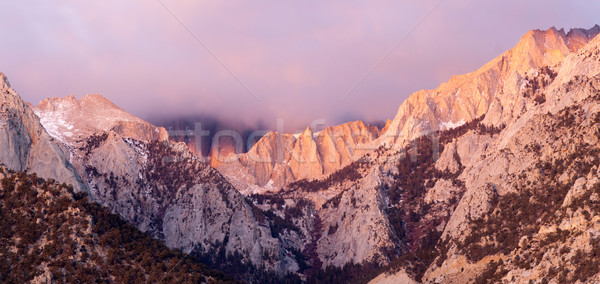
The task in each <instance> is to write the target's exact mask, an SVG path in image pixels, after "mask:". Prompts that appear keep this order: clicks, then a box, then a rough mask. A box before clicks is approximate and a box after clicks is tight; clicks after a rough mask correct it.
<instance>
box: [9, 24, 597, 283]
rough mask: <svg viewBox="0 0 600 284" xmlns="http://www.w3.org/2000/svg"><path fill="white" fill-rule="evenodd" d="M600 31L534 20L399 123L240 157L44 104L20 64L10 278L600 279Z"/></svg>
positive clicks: (141, 125)
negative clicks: (29, 96) (30, 90)
mask: <svg viewBox="0 0 600 284" xmlns="http://www.w3.org/2000/svg"><path fill="white" fill-rule="evenodd" d="M598 32H600V27H599V26H596V27H594V28H592V29H590V30H583V29H574V30H571V31H569V32H568V33H566V32H565V31H564V30H557V29H554V28H551V29H549V30H546V31H540V30H535V31H531V32H528V33H527V34H525V35H524V36H523V37H522V38H521V40H520V41H519V43H518V44H517V45H516V46H515V47H514V48H513V49H511V50H509V51H507V52H505V53H503V54H502V55H500V56H498V57H497V58H495V59H494V60H492V61H490V62H489V63H488V64H486V65H484V66H483V67H482V68H480V69H479V70H476V71H475V72H472V73H469V74H464V75H459V76H454V77H452V78H451V79H450V80H449V81H448V82H446V83H443V84H441V85H440V86H439V87H438V88H436V89H434V90H422V91H419V92H417V93H415V94H413V95H411V96H410V97H409V98H408V99H407V100H406V101H405V102H404V103H402V105H401V106H400V108H399V110H398V113H397V115H396V117H395V118H394V119H393V120H392V121H390V122H389V123H388V124H387V125H386V127H385V128H384V129H381V130H379V129H376V128H372V127H370V126H368V125H366V124H365V123H364V122H350V123H347V124H343V125H339V126H335V127H331V128H328V129H325V130H323V131H320V132H316V133H313V132H312V130H311V129H310V128H307V129H306V130H305V131H303V132H302V133H298V134H284V133H276V132H271V133H268V134H266V135H264V136H263V137H262V138H261V139H260V140H259V141H258V142H257V143H256V144H255V145H254V147H252V148H251V149H250V150H249V151H248V153H243V154H239V155H229V156H228V157H232V158H233V162H231V163H228V162H225V161H223V162H222V163H221V162H219V163H216V164H215V163H213V162H212V161H210V163H209V161H206V160H204V159H201V158H199V157H197V156H195V155H194V153H192V152H190V151H189V150H188V148H187V145H185V144H183V143H177V142H173V141H169V137H168V136H167V135H166V131H165V130H164V128H161V127H157V126H154V125H151V124H149V123H147V122H145V121H143V120H141V119H139V118H137V117H135V116H133V115H131V114H128V113H127V112H125V111H124V110H122V109H120V108H118V107H117V106H116V105H114V104H112V103H111V102H110V101H108V100H107V99H105V98H103V97H102V96H99V95H93V96H86V97H84V98H81V99H79V100H78V99H75V98H74V97H67V98H63V99H49V100H44V101H42V102H41V103H40V104H39V105H38V106H36V107H32V106H31V105H29V104H27V103H25V102H24V101H23V100H22V99H21V98H20V97H19V96H18V94H17V93H16V92H15V91H14V90H13V89H12V88H11V87H10V85H9V84H8V81H7V80H6V78H5V77H4V76H3V75H2V76H0V79H2V80H0V87H1V92H0V99H1V102H2V104H1V105H0V110H1V112H0V142H1V143H2V146H4V145H6V147H1V148H0V161H2V162H3V163H4V164H5V165H6V168H8V169H11V170H13V171H15V172H8V171H4V172H5V173H7V174H6V175H7V177H6V178H5V180H6V182H5V183H6V185H4V184H3V185H2V186H3V191H2V194H3V196H2V198H3V200H6V201H3V203H2V204H3V205H2V208H1V209H2V214H3V215H2V216H3V217H4V216H8V215H7V214H13V215H14V214H17V215H14V216H16V217H14V216H13V217H10V218H8V217H7V218H4V219H5V220H3V221H2V222H3V223H2V224H3V228H4V227H6V228H8V229H5V230H3V231H2V232H0V234H3V235H2V236H4V237H3V238H5V239H7V242H5V243H6V245H5V248H4V250H3V251H2V253H3V254H6V255H7V256H9V257H6V258H4V259H3V262H2V267H3V268H5V267H8V268H10V269H8V268H7V269H5V270H6V271H7V272H6V273H4V274H2V276H3V277H12V278H11V279H13V278H15V279H16V278H17V277H21V278H19V279H18V280H21V279H23V277H25V278H26V279H34V278H35V277H38V278H35V279H39V280H40V281H43V280H44V279H51V278H52V277H55V278H56V279H58V282H61V281H63V280H64V281H68V280H69V278H68V277H70V276H69V275H71V274H70V273H67V270H66V269H69V272H70V270H76V269H79V267H81V269H82V270H83V271H84V272H82V273H81V274H77V273H75V274H73V275H77V277H83V278H82V279H86V278H85V277H87V276H86V275H91V276H90V277H96V276H98V275H100V276H99V277H100V279H106V280H107V281H113V282H127V279H129V278H127V277H132V278H131V279H133V278H135V279H136V280H137V279H142V280H145V279H151V280H157V278H153V277H154V276H155V275H159V274H160V276H161V277H163V276H164V275H166V274H169V275H170V273H166V272H165V271H167V272H168V271H169V270H171V269H173V272H178V274H176V275H179V276H176V275H175V274H174V275H172V276H170V277H180V278H177V279H175V278H169V282H175V281H179V280H190V281H207V282H210V281H212V280H213V279H214V280H216V281H221V280H227V279H226V278H225V277H224V276H222V274H219V273H215V272H210V271H209V270H206V271H203V270H200V271H196V270H194V269H204V268H203V266H201V265H198V264H197V263H196V262H194V260H199V261H201V262H203V263H206V264H208V265H210V267H211V268H216V269H219V270H221V271H224V272H225V273H227V274H228V275H230V276H232V277H236V278H237V279H238V280H241V281H244V282H253V283H268V282H290V283H297V282H308V283H366V282H372V283H419V282H421V283H493V282H508V283H512V282H516V283H528V282H530V281H533V282H535V283H567V282H576V281H580V282H590V283H597V282H600V274H599V272H600V270H599V269H598V267H600V266H599V265H600V262H599V261H598V259H599V256H598V253H599V251H600V233H598V232H600V225H599V224H600V211H599V209H598V208H600V207H599V204H600V197H599V195H600V190H599V185H600V179H599V177H598V176H599V174H600V168H599V167H600V158H599V155H600V146H599V145H600V38H599V37H597V34H598ZM222 154H227V153H226V152H223V153H222ZM218 156H220V155H218ZM211 165H212V166H214V167H216V168H213V167H211ZM20 171H27V172H28V173H34V172H35V173H37V175H38V176H39V177H43V178H46V179H50V178H52V179H55V180H57V181H59V182H60V183H61V184H62V183H63V182H65V183H67V184H73V186H74V188H73V190H74V191H75V192H84V193H85V194H87V196H88V198H90V200H93V201H94V202H98V204H101V205H102V206H104V207H100V206H99V205H95V203H90V202H87V201H86V200H85V198H83V197H84V196H85V194H82V193H78V194H74V193H72V192H70V191H69V187H68V186H62V185H59V184H57V183H54V182H51V181H44V180H40V179H38V178H35V177H32V176H28V175H26V174H23V173H20ZM17 172H19V173H17ZM28 188H29V189H28ZM6 202H8V203H6ZM5 203H6V204H5ZM29 203H32V204H29ZM39 208H41V209H39ZM44 208H46V209H45V210H44ZM103 208H106V209H103ZM40 212H41V213H40ZM109 212H112V213H114V214H116V215H111V214H109ZM69 216H83V217H81V218H79V217H72V218H71V219H73V220H72V221H71V222H74V223H73V224H72V225H71V224H70V223H69V222H70V221H69V218H70V217H69ZM85 216H88V217H85ZM116 216H120V218H122V219H123V220H124V221H125V222H127V224H131V225H132V226H129V225H126V224H125V223H123V222H122V221H119V218H117V217H116ZM103 218H104V219H103ZM38 220H39V221H38ZM55 220H59V221H60V222H54V221H55ZM86 220H87V221H86ZM102 220H107V221H102ZM113 225H114V227H115V228H116V229H113V227H110V226H113ZM22 226H25V227H28V228H27V229H23V228H21V227H22ZM95 226H96V227H95ZM133 226H134V227H135V228H137V229H139V230H140V231H141V232H144V233H145V234H148V235H149V236H150V237H152V238H154V239H156V240H160V241H161V242H164V244H165V245H166V247H168V248H171V249H175V250H178V251H182V252H184V253H185V254H182V253H177V252H174V251H170V250H167V249H166V248H165V251H168V253H166V252H165V253H163V252H162V251H163V250H162V249H160V248H162V246H161V243H159V242H158V241H154V240H152V239H151V238H150V237H148V236H146V235H145V234H142V233H140V232H138V231H137V230H136V229H134V227H133ZM17 229H18V230H17ZM17 231H18V233H17ZM119 234H121V235H123V234H124V236H127V237H123V236H122V237H119V236H118V235H119ZM64 236H71V238H62V237H64ZM87 236H89V237H87ZM87 238H91V239H92V240H97V242H93V243H92V244H94V247H91V244H90V245H88V244H87V243H86V242H85V240H86V239H87ZM9 239H10V240H9ZM59 239H60V240H61V242H60V243H58V241H57V240H59ZM62 239H65V240H67V239H68V240H73V241H72V242H71V241H63V240H62ZM138 239H143V240H146V242H147V243H146V244H145V245H143V247H146V248H151V249H149V252H142V251H139V250H138V249H137V244H138V241H135V240H138ZM50 240H54V241H56V242H50ZM132 240H133V241H132ZM55 244H60V245H55ZM3 245H4V243H3ZM45 246H48V248H51V247H52V246H55V247H56V249H55V250H53V251H50V252H45ZM84 246H85V249H83V247H84ZM111 248H114V249H111ZM36 251H37V252H38V253H35V252H36ZM110 251H114V252H113V253H109V252H110ZM94 252H95V254H94ZM147 253H149V254H150V255H149V257H150V258H152V257H155V256H157V257H158V258H157V260H153V261H154V262H151V265H149V266H148V263H150V262H148V259H149V257H146V254H147ZM48 254H50V256H48ZM64 254H71V255H74V256H72V257H67V256H63V255H64ZM94 255H96V256H97V257H94ZM84 258H85V260H83V259H84ZM182 259H183V260H182ZM179 261H181V263H184V264H186V266H179V265H175V263H177V262H179ZM59 262H60V263H59ZM13 265H18V266H19V267H17V268H15V269H13V268H14V267H13ZM102 265H104V266H102ZM98 267H99V268H98ZM102 267H106V269H105V270H103V268H102ZM119 267H126V268H128V269H122V270H124V271H125V272H118V271H117V270H118V269H119ZM71 268H72V269H71ZM95 268H96V269H97V270H99V271H100V272H98V273H100V274H94V273H96V272H95V271H96V270H93V269H95ZM129 268H130V269H129ZM111 269H112V270H111ZM3 271H4V270H3ZM86 271H87V272H86ZM90 271H91V272H90ZM114 271H116V272H114ZM102 273H105V274H102ZM131 273H134V275H133V276H131V275H130V274H131ZM23 275H26V276H23ZM38 275H40V276H38ZM49 277H50V278H49ZM115 277H118V278H115ZM186 277H189V278H186ZM184 278H185V279H184ZM165 279H167V278H165ZM158 280H160V278H159V279H158ZM171 280H172V281H171ZM15 281H16V280H15Z"/></svg>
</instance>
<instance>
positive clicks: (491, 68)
mask: <svg viewBox="0 0 600 284" xmlns="http://www.w3.org/2000/svg"><path fill="white" fill-rule="evenodd" d="M599 31H600V27H599V26H595V27H594V28H592V29H590V30H584V29H574V30H571V31H570V32H569V33H567V34H565V32H564V30H562V29H561V30H556V29H555V28H551V29H549V30H547V31H540V30H534V31H530V32H528V33H527V34H525V35H523V37H522V38H521V40H520V41H519V43H518V44H517V45H516V46H515V47H514V48H512V49H511V50H509V51H507V52H506V53H504V54H502V55H500V56H498V57H497V58H495V59H494V60H492V61H490V62H489V63H487V64H486V65H484V66H483V67H482V68H480V69H479V70H477V71H475V72H473V73H469V74H464V75H460V76H454V77H452V78H451V79H450V80H449V81H448V82H446V83H443V84H441V85H440V86H439V87H438V88H436V89H434V90H422V91H418V92H416V93H414V94H413V95H411V96H410V97H409V98H408V99H407V100H406V101H405V102H404V103H402V105H401V106H400V108H399V110H398V113H397V115H396V117H395V118H394V120H393V121H392V123H391V124H390V126H389V130H388V131H386V132H385V133H384V134H382V137H381V138H380V139H379V140H380V143H383V144H387V145H393V144H394V143H396V142H402V141H406V140H407V139H413V138H416V137H418V136H421V135H423V134H427V133H430V132H432V131H437V130H443V129H448V128H453V127H456V126H460V125H461V124H464V123H465V122H467V121H470V120H473V119H475V118H477V117H480V116H482V115H484V114H486V118H487V121H486V123H488V124H490V123H494V124H495V125H496V126H498V125H501V124H506V123H508V122H509V121H510V120H512V119H514V118H516V117H518V116H519V115H520V114H521V113H522V112H523V111H524V110H525V105H524V104H525V103H526V102H525V99H524V98H523V97H519V96H515V94H517V93H519V92H520V91H521V90H522V89H523V88H525V87H526V86H527V83H528V76H529V77H536V76H537V74H536V73H537V72H538V69H539V68H541V67H543V66H548V67H554V66H556V65H557V64H559V63H560V62H562V61H563V59H564V58H565V57H566V56H567V55H569V54H571V53H574V52H577V51H578V50H579V49H580V48H581V47H583V46H584V45H585V44H587V43H588V42H589V41H590V40H591V39H593V38H594V37H595V36H596V35H597V34H598V32H599Z"/></svg>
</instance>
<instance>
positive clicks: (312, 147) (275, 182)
mask: <svg viewBox="0 0 600 284" xmlns="http://www.w3.org/2000/svg"><path fill="white" fill-rule="evenodd" d="M378 136H379V129H377V128H376V127H374V126H369V125H367V124H365V123H364V122H362V121H355V122H349V123H345V124H342V125H338V126H334V127H328V128H326V129H324V130H322V131H319V132H317V133H313V132H312V130H311V129H310V128H309V127H307V128H306V130H304V131H303V132H301V133H299V134H282V133H277V132H269V133H267V134H266V135H265V136H264V137H262V138H261V139H260V140H259V141H258V142H257V143H256V144H255V145H254V146H253V147H252V148H251V149H250V151H248V153H244V154H240V155H237V156H229V157H228V158H227V160H226V162H222V163H220V164H219V165H218V167H217V169H218V170H219V171H220V172H221V173H223V175H224V176H225V177H226V178H227V179H228V180H229V181H230V182H231V183H232V184H233V185H235V186H236V188H238V190H240V191H241V192H242V193H244V194H250V193H255V192H263V191H277V190H279V189H281V187H283V186H285V185H286V184H288V183H290V182H293V181H297V180H301V179H313V178H318V177H321V176H323V175H328V174H331V173H333V172H335V171H336V170H339V169H340V168H342V167H343V166H346V165H348V164H349V163H351V162H353V161H355V160H357V159H359V158H360V157H362V156H363V155H364V154H365V153H367V152H368V151H369V150H370V149H369V148H366V147H365V146H367V145H368V144H369V143H370V142H372V141H373V140H375V139H376V138H377V137H378Z"/></svg>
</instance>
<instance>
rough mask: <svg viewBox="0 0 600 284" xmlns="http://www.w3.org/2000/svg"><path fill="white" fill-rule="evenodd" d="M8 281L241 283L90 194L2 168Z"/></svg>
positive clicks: (2, 249)
mask: <svg viewBox="0 0 600 284" xmlns="http://www.w3.org/2000/svg"><path fill="white" fill-rule="evenodd" d="M0 177H2V181H1V186H0V216H2V218H0V282H2V283H26V282H30V281H31V282H37V283H65V282H68V283H94V282H98V281H100V282H115V283H225V282H228V283H235V282H237V281H235V280H233V279H232V278H230V277H228V276H226V275H225V274H223V273H221V272H217V271H214V270H211V269H208V268H207V267H206V266H205V265H204V264H201V263H199V262H198V261H196V260H195V259H193V258H191V257H189V256H188V255H186V254H184V253H181V252H179V251H176V250H172V249H169V248H167V247H166V246H165V245H164V244H163V243H162V242H160V241H158V240H155V239H153V238H152V237H150V236H149V235H148V234H145V233H142V232H140V231H139V230H138V229H136V228H135V227H134V226H132V225H130V224H128V223H126V222H125V221H123V219H121V218H120V217H119V216H118V215H115V214H112V213H110V210H108V209H107V208H105V207H102V206H100V205H98V204H97V203H94V202H91V201H89V199H88V197H87V196H86V194H85V193H83V192H79V193H74V192H73V187H72V186H70V185H66V184H59V183H58V182H56V181H54V180H52V179H50V180H45V179H42V178H39V177H38V176H37V175H35V174H26V173H25V172H12V171H9V170H7V169H5V168H4V167H0Z"/></svg>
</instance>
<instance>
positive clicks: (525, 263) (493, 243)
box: [374, 28, 600, 283]
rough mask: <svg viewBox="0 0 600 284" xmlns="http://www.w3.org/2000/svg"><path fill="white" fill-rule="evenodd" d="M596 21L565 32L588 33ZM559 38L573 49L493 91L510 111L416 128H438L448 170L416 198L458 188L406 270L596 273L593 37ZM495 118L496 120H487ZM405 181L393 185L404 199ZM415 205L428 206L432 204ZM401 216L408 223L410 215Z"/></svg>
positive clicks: (530, 275) (598, 64) (514, 276)
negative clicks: (446, 126) (445, 126)
mask: <svg viewBox="0 0 600 284" xmlns="http://www.w3.org/2000/svg"><path fill="white" fill-rule="evenodd" d="M597 30H598V28H594V29H592V30H591V32H589V31H588V32H587V33H584V32H583V31H582V30H575V31H572V32H570V33H569V34H571V35H572V34H577V33H579V34H580V35H581V34H588V35H589V34H592V35H594V34H597ZM549 33H550V34H556V33H555V32H554V31H553V30H550V31H549ZM559 35H562V33H559ZM558 39H564V37H558ZM567 39H569V41H567V43H570V44H566V45H565V46H567V47H569V48H571V49H573V50H575V49H576V52H571V53H569V54H567V55H566V56H564V58H563V59H562V60H561V61H558V62H550V63H554V65H551V66H540V67H539V68H538V69H537V70H534V71H532V72H527V75H525V77H524V78H523V80H522V81H517V82H516V83H517V84H515V85H513V86H509V85H507V83H505V86H504V88H503V89H504V90H507V89H512V90H514V91H513V92H512V93H503V95H502V96H498V101H499V102H510V101H512V102H514V101H520V102H519V104H518V105H520V106H521V107H519V108H517V109H516V111H515V110H514V109H513V110H512V111H513V114H512V115H510V116H503V115H499V112H496V111H492V109H490V111H488V112H487V113H485V118H484V119H483V120H481V122H478V125H479V126H477V127H475V128H474V127H473V126H474V125H475V124H472V123H467V124H465V125H464V126H461V127H457V128H455V129H453V130H452V131H446V132H442V133H440V134H439V136H438V135H430V136H426V137H423V138H421V140H425V141H427V140H431V139H433V140H435V139H436V138H435V137H437V139H439V140H438V141H440V146H441V147H440V150H441V153H440V155H439V157H440V158H439V159H438V160H437V161H436V162H435V167H436V168H437V169H438V170H442V171H446V170H447V171H448V172H449V173H456V174H455V179H454V180H452V182H448V181H450V179H448V178H436V177H435V175H433V179H431V180H432V182H430V183H429V185H427V184H425V186H424V187H423V188H422V189H423V190H424V192H425V195H424V196H423V199H422V202H424V204H425V205H427V206H426V207H432V206H433V207H434V206H436V204H439V203H440V202H443V201H444V200H448V197H449V196H452V194H453V192H455V190H456V188H457V187H458V188H462V190H463V193H461V194H460V195H458V203H457V204H456V206H455V209H453V210H451V211H450V214H449V215H448V218H447V219H445V220H442V221H443V222H442V223H440V224H441V226H439V227H438V228H437V230H436V231H437V234H439V235H438V236H439V239H438V240H437V241H435V243H434V245H433V246H430V247H429V250H423V249H424V247H422V248H421V249H419V248H416V249H414V250H413V253H414V254H415V255H417V256H420V252H423V251H434V252H435V254H434V255H435V257H434V258H430V260H429V261H423V263H424V264H425V265H424V267H423V265H421V267H423V268H426V271H425V272H424V273H422V274H420V273H418V272H417V273H415V272H413V274H412V276H411V277H413V279H415V278H416V279H418V280H422V282H424V283H442V282H443V283H473V282H475V283H489V282H496V281H505V282H516V283H526V282H528V281H538V280H541V279H545V280H546V281H549V282H550V283H565V282H576V281H581V282H590V283H593V282H597V281H599V280H600V278H599V275H600V274H599V272H600V271H599V270H598V269H597V267H598V266H597V265H598V262H597V259H596V257H595V256H594V254H595V253H596V252H597V251H598V248H599V247H600V245H599V243H598V240H599V239H600V238H599V236H598V234H597V233H596V231H597V219H598V218H599V217H598V216H600V215H599V214H600V211H599V210H598V205H597V200H596V199H597V198H596V195H598V194H599V190H600V187H599V186H600V181H599V180H598V175H599V174H600V172H599V171H598V168H599V166H600V159H599V158H598V157H599V153H600V148H598V145H600V143H599V142H600V140H599V139H600V95H599V94H600V37H596V38H588V37H587V36H586V37H579V39H580V40H579V41H577V42H578V43H581V39H587V40H588V42H587V44H585V45H581V44H575V43H573V42H572V41H573V38H568V37H567ZM530 48H531V47H530ZM561 50H562V49H561ZM535 61H538V60H536V59H531V60H521V62H535ZM536 71H537V72H536ZM513 83H514V82H513ZM500 109H501V108H500ZM507 117H508V118H510V119H507ZM501 124H504V125H505V126H504V127H503V128H490V127H489V125H501ZM490 129H491V130H490ZM447 133H450V134H452V139H451V140H448V139H446V138H445V137H447V135H449V134H447ZM486 133H491V135H490V134H486ZM399 178H403V177H399ZM430 178H431V177H426V180H427V179H430ZM411 188H413V187H412V186H406V187H398V188H397V190H399V192H400V193H401V194H402V196H403V199H402V202H403V203H405V202H406V197H407V195H408V196H410V194H409V192H410V190H411ZM393 192H394V191H391V193H392V194H393ZM391 196H393V195H391ZM392 199H393V198H392ZM390 206H391V207H392V208H393V207H398V206H399V205H394V204H393V203H392V204H390ZM399 207H401V206H399ZM421 212H422V213H425V214H424V215H425V216H428V215H429V214H428V213H427V212H431V209H430V208H428V209H427V210H425V211H421ZM422 215H423V214H422ZM426 218H427V217H426ZM421 219H422V218H421ZM402 220H403V221H402V223H403V224H404V225H407V224H408V225H409V226H408V227H409V228H410V224H411V221H410V220H409V218H406V219H404V218H402ZM419 222H422V221H419ZM426 235H429V236H431V233H429V234H426ZM408 245H409V247H410V246H411V244H410V241H409V242H408ZM421 259H423V258H422V257H421ZM409 263H410V262H409ZM559 263H560V264H561V265H559ZM567 263H568V264H567ZM411 267H412V268H414V267H413V266H411V265H408V264H407V265H400V267H396V270H400V272H399V273H398V274H397V275H396V276H397V277H405V276H406V271H407V270H410V269H411ZM400 268H401V269H400ZM413 271H417V270H413ZM392 274H393V273H392ZM409 274H410V273H409ZM386 277H388V278H389V277H393V276H385V275H382V276H380V277H378V279H375V280H374V283H378V282H377V281H379V280H381V279H386ZM421 277H422V278H421Z"/></svg>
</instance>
